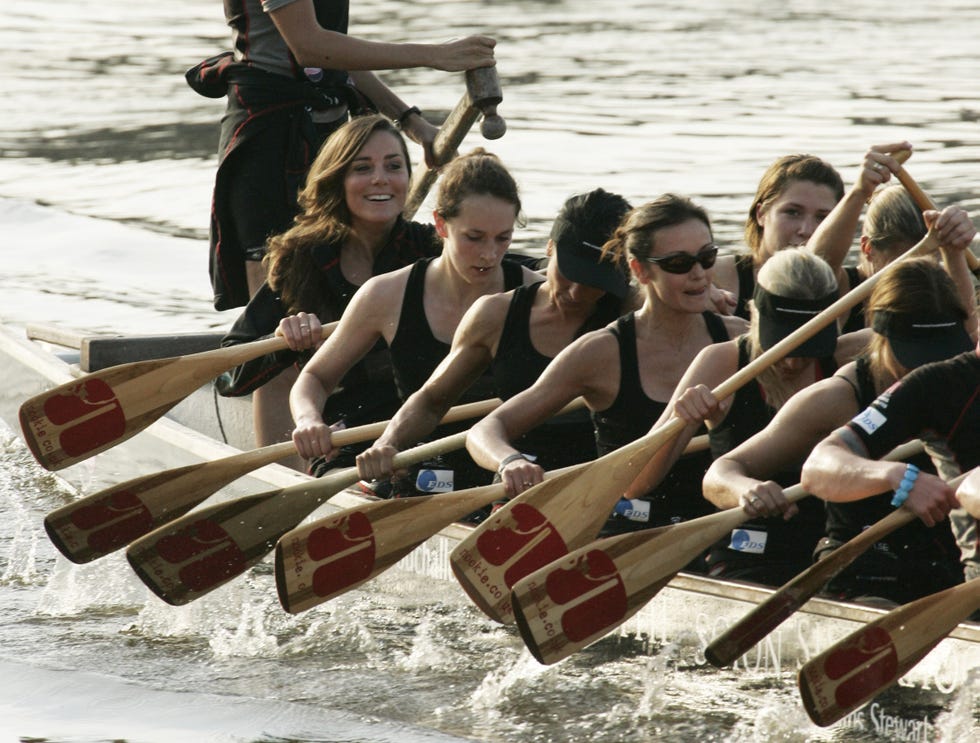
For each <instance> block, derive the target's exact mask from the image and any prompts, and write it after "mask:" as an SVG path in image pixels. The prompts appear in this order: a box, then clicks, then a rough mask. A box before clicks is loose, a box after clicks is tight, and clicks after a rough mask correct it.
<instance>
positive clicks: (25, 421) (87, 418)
mask: <svg viewBox="0 0 980 743" xmlns="http://www.w3.org/2000/svg"><path fill="white" fill-rule="evenodd" d="M336 327H337V323H330V324H328V325H324V326H323V335H322V337H323V338H327V337H329V335H330V334H331V333H332V332H333V330H334V328H336ZM286 348H288V346H287V345H286V340H285V338H281V337H276V338H267V339H265V340H261V341H254V342H252V343H241V344H238V345H235V346H227V347H225V348H218V349H215V350H213V351H204V352H203V353H193V354H188V355H186V356H174V357H171V358H167V359H153V360H150V361H134V362H132V363H129V364H120V365H119V366H112V367H109V368H108V369H101V370H100V371H97V372H92V373H91V374H86V375H85V376H83V377H80V378H78V379H75V380H72V381H71V382H65V383H64V384H61V385H58V386H57V387H55V388H54V389H51V390H48V391H47V392H43V393H41V394H40V395H35V396H34V397H32V398H30V399H29V400H27V401H25V402H24V403H23V404H22V405H21V406H20V425H21V429H23V432H24V440H25V441H26V442H27V445H28V447H29V448H30V450H31V453H33V454H34V457H35V458H36V459H37V461H38V462H40V464H41V466H42V467H44V468H46V469H49V470H60V469H62V468H64V467H68V466H69V465H72V464H75V463H77V462H81V461H82V460H85V459H88V458H89V457H91V456H94V455H96V454H98V453H99V452H102V451H105V450H106V449H109V448H111V447H113V446H115V445H116V444H119V443H121V442H123V441H125V440H126V439H128V438H130V437H131V436H135V435H136V434H137V433H139V432H140V431H142V430H143V429H144V428H146V427H147V426H149V425H150V424H151V423H153V422H154V421H155V420H157V419H158V418H160V417H161V416H162V415H163V414H164V413H166V412H167V411H168V410H170V408H172V407H173V406H174V405H176V404H177V403H178V402H180V401H181V400H183V399H184V398H185V397H187V396H188V395H189V394H191V393H192V392H193V391H194V390H196V389H197V388H198V387H200V386H201V385H203V384H206V383H207V382H209V381H211V380H212V379H214V378H215V377H216V376H218V375H219V374H221V373H222V372H224V371H227V370H228V369H231V368H233V367H235V366H238V365H239V364H243V363H245V362H246V361H249V360H250V359H254V358H258V357H259V356H264V355H265V354H269V353H275V352H276V351H282V350H284V349H286Z"/></svg>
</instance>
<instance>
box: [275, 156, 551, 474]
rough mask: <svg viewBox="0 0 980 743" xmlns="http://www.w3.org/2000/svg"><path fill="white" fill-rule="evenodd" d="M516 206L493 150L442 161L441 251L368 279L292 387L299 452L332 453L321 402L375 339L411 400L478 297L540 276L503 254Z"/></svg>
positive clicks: (513, 189)
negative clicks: (383, 346)
mask: <svg viewBox="0 0 980 743" xmlns="http://www.w3.org/2000/svg"><path fill="white" fill-rule="evenodd" d="M520 210H521V202H520V197H519V195H518V189H517V184H516V183H515V182H514V179H513V178H512V177H511V175H510V173H509V172H508V171H507V169H506V168H505V167H504V166H503V164H502V163H501V162H500V160H499V159H497V157H496V156H494V155H491V154H489V153H487V152H484V151H483V150H479V149H478V150H475V151H473V152H472V153H470V154H468V155H465V156H462V157H459V158H457V159H456V160H454V161H452V162H451V163H450V164H449V165H448V166H446V168H445V171H444V173H443V175H442V182H441V184H440V188H439V196H438V200H437V203H436V207H435V211H434V213H433V218H434V221H435V227H436V231H437V232H438V234H439V236H440V237H441V238H442V239H443V250H442V254H441V255H440V256H439V257H437V258H427V259H422V260H420V261H418V262H416V263H415V264H413V265H412V266H407V267H405V268H402V269H399V270H397V271H393V272H390V273H386V274H382V275H380V276H375V277H372V278H371V279H368V280H367V281H366V282H365V283H364V285H363V286H362V287H361V288H360V289H358V291H357V293H356V294H355V295H354V297H353V298H352V299H351V301H350V304H349V305H348V307H347V309H346V310H345V311H344V313H343V315H342V317H341V318H340V323H339V325H338V327H337V329H336V330H335V331H334V333H333V335H331V336H330V338H329V339H328V340H327V341H326V342H325V343H324V344H323V345H322V346H320V348H319V349H318V350H317V352H316V353H315V354H314V355H313V358H312V359H311V360H310V361H309V363H307V365H306V366H305V367H304V368H303V370H302V371H301V372H300V374H299V377H298V379H297V381H296V384H295V385H294V386H293V389H292V392H291V393H290V407H291V409H292V414H293V419H294V420H295V422H296V428H295V430H294V431H293V441H294V442H295V444H296V448H297V450H298V451H299V453H300V455H301V456H302V457H304V458H306V459H312V458H315V457H322V458H324V459H325V460H330V459H332V458H333V457H334V456H335V455H336V450H335V449H334V447H333V444H332V443H331V440H330V431H331V427H330V426H329V425H328V424H327V423H326V422H325V421H324V418H323V406H324V404H325V403H326V401H327V398H328V396H329V395H330V393H331V392H332V391H333V390H334V389H335V388H336V387H337V385H338V384H339V383H340V381H341V380H342V379H343V377H344V375H345V374H346V373H347V372H348V371H349V370H350V369H351V367H353V366H354V364H356V363H357V362H358V361H359V360H361V359H362V358H363V357H364V356H365V355H366V354H367V353H368V352H369V351H370V350H371V349H372V348H373V347H374V345H375V344H376V343H377V342H378V340H381V339H383V340H384V342H385V343H386V344H387V346H388V349H389V350H390V352H391V364H392V370H393V373H394V379H395V384H396V386H397V389H398V395H399V397H400V398H401V399H402V400H406V399H408V397H409V396H410V395H411V394H412V393H413V392H415V391H416V390H417V389H419V387H421V386H422V384H423V383H424V382H425V380H426V379H428V378H429V376H430V375H431V373H432V371H433V370H434V369H435V368H436V366H438V364H439V362H440V361H441V360H442V359H443V357H445V355H446V354H447V353H448V351H449V343H450V341H451V340H452V337H453V334H454V332H455V331H456V326H457V325H458V323H459V321H460V319H461V318H462V317H463V315H464V314H465V313H466V311H467V310H468V309H469V308H470V306H471V305H472V304H473V302H475V301H476V300H477V299H479V298H480V297H482V296H484V295H487V294H494V293H498V292H502V291H508V290H510V289H513V288H516V287H517V286H520V285H521V284H527V283H531V282H533V281H539V280H540V278H541V277H540V275H539V274H537V273H535V272H534V271H531V270H530V269H528V268H525V267H523V266H521V265H519V264H517V263H515V262H509V261H504V260H503V257H504V254H505V253H506V252H507V248H508V247H509V246H510V242H511V237H512V235H513V231H514V223H515V221H516V219H517V217H518V215H519V214H520ZM470 392H471V394H472V395H473V396H474V397H473V399H483V398H485V397H486V390H485V389H482V388H480V386H479V385H476V386H475V389H471V391H470ZM460 464H461V465H462V466H465V463H464V462H463V461H462V460H461V461H460ZM461 479H462V478H461ZM456 486H457V487H460V484H459V483H457V484H456Z"/></svg>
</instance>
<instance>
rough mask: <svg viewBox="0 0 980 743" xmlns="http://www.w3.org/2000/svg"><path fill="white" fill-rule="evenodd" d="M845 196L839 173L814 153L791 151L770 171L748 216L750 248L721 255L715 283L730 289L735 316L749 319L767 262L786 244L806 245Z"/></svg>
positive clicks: (746, 231)
mask: <svg viewBox="0 0 980 743" xmlns="http://www.w3.org/2000/svg"><path fill="white" fill-rule="evenodd" d="M843 195H844V182H843V180H841V177H840V174H839V173H838V172H837V171H836V170H834V168H833V167H832V166H831V165H830V164H829V163H827V162H825V161H823V160H821V159H820V158H818V157H815V156H814V155H786V156H785V157H781V158H779V159H778V160H776V161H775V162H774V163H773V164H772V165H770V166H769V167H768V168H767V169H766V172H765V173H764V174H763V175H762V179H761V180H760V181H759V185H758V187H757V189H756V192H755V197H754V198H753V199H752V204H751V205H750V206H749V213H748V216H747V217H746V220H745V244H746V245H747V246H748V248H749V250H748V252H747V253H743V254H741V255H727V256H721V257H719V258H718V262H717V264H716V266H715V271H714V279H713V281H714V284H715V286H716V287H718V288H720V289H723V290H725V291H727V292H730V295H731V296H732V297H733V298H734V300H735V301H734V304H733V306H732V309H733V310H734V313H735V314H736V315H738V316H739V317H744V318H746V319H748V317H749V310H748V302H749V300H750V299H752V295H753V293H754V291H755V284H756V277H757V276H758V275H759V271H760V270H761V269H762V266H763V265H764V264H765V262H766V261H767V260H769V259H770V258H771V257H772V256H773V255H775V254H776V253H777V252H778V251H780V250H782V249H784V248H787V247H791V246H794V245H805V244H806V242H807V240H809V239H810V236H811V235H812V234H813V232H814V230H815V229H816V228H817V226H818V225H819V224H820V223H821V221H823V219H824V218H825V217H826V216H827V215H828V214H830V212H831V210H832V209H833V208H834V205H835V204H837V202H838V201H840V199H841V197H842V196H843Z"/></svg>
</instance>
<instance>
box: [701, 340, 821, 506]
mask: <svg viewBox="0 0 980 743" xmlns="http://www.w3.org/2000/svg"><path fill="white" fill-rule="evenodd" d="M737 343H738V368H739V369H744V368H745V367H746V366H747V365H748V363H749V361H750V359H749V337H748V336H747V335H742V336H740V337H739V338H738V341H737ZM817 366H818V368H819V370H820V373H821V376H820V377H819V378H820V379H826V378H827V377H830V376H833V374H834V372H836V371H837V361H836V360H835V359H834V357H833V356H828V357H826V358H822V359H817ZM775 414H776V411H775V410H774V409H773V408H771V407H770V406H769V404H768V403H767V402H766V399H765V395H764V393H763V391H762V386H761V385H760V384H759V383H758V382H756V381H751V382H748V383H747V384H745V385H743V386H742V387H741V388H740V389H739V390H738V391H737V392H736V393H735V397H734V399H733V400H732V406H731V409H730V410H729V411H728V415H726V416H725V420H723V421H722V422H721V423H720V424H719V425H717V426H715V427H714V428H713V429H711V432H710V434H709V438H710V440H711V456H712V457H713V458H714V459H718V457H721V456H722V455H724V454H727V453H728V452H730V451H731V450H732V449H734V448H735V447H736V446H738V445H739V444H741V443H742V442H743V441H745V440H746V439H749V438H751V437H753V436H755V435H756V434H757V433H758V432H759V431H761V430H762V429H763V428H765V427H766V426H768V425H769V421H771V420H772V418H773V416H774V415H775ZM796 474H797V475H798V474H799V472H797V473H796ZM774 479H775V478H774ZM779 482H780V483H781V481H779ZM798 482H799V478H797V479H795V480H793V481H792V482H788V483H786V485H795V484H796V483H798ZM781 484H782V483H781ZM784 487H785V486H784Z"/></svg>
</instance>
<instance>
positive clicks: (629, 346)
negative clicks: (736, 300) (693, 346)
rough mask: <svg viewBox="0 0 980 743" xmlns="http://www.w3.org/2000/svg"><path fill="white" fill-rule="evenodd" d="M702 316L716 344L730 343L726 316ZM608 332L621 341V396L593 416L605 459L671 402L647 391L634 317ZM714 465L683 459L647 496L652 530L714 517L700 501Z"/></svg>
mask: <svg viewBox="0 0 980 743" xmlns="http://www.w3.org/2000/svg"><path fill="white" fill-rule="evenodd" d="M701 316H702V317H703V318H704V324H705V327H706V328H707V331H708V334H709V335H710V336H711V340H712V342H713V343H722V342H724V341H727V340H729V337H728V329H727V328H726V327H725V323H724V321H723V320H722V319H721V317H719V316H718V315H716V314H714V313H712V312H704V313H702V315H701ZM609 331H610V332H611V333H612V334H613V335H615V336H616V339H617V340H618V342H619V369H620V371H619V392H618V393H617V395H616V399H615V400H613V403H612V405H610V406H609V407H608V408H606V409H605V410H601V411H595V412H593V413H592V422H593V424H594V426H595V437H596V448H597V450H598V452H599V454H600V455H603V454H607V453H609V452H611V451H613V450H614V449H618V448H620V447H621V446H624V445H626V444H628V443H630V442H632V441H636V440H637V439H638V438H640V437H641V436H645V435H646V434H647V433H649V431H650V428H651V427H652V426H653V424H654V423H656V422H657V420H658V419H659V418H660V416H661V415H662V414H663V412H664V410H666V408H667V404H668V401H660V400H651V399H650V398H649V397H647V396H646V394H645V393H644V392H643V386H642V384H641V381H640V367H639V357H638V354H637V351H636V320H635V317H634V313H632V312H631V313H630V314H628V315H624V316H623V317H621V318H619V319H618V320H617V321H616V325H615V326H614V327H612V328H610V329H609ZM699 433H703V431H699ZM710 465H711V456H710V454H708V452H700V453H698V454H692V455H688V456H685V457H681V459H679V460H678V461H677V464H675V465H674V466H673V467H672V468H671V470H670V472H669V473H668V474H667V476H666V477H665V478H664V479H663V481H662V482H661V483H660V484H659V485H658V486H657V487H656V488H654V489H653V490H652V491H650V492H649V493H647V494H645V495H644V496H643V498H642V499H643V500H648V501H651V502H652V503H653V505H652V507H651V521H650V523H649V524H647V526H657V525H661V524H669V523H676V522H677V521H685V520H687V519H691V518H696V517H697V516H703V515H705V514H707V513H711V512H712V511H713V510H714V509H713V507H712V506H711V504H710V503H708V502H707V501H706V500H704V498H702V497H701V480H702V479H703V478H704V473H705V472H706V471H707V469H708V467H709V466H710Z"/></svg>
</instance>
